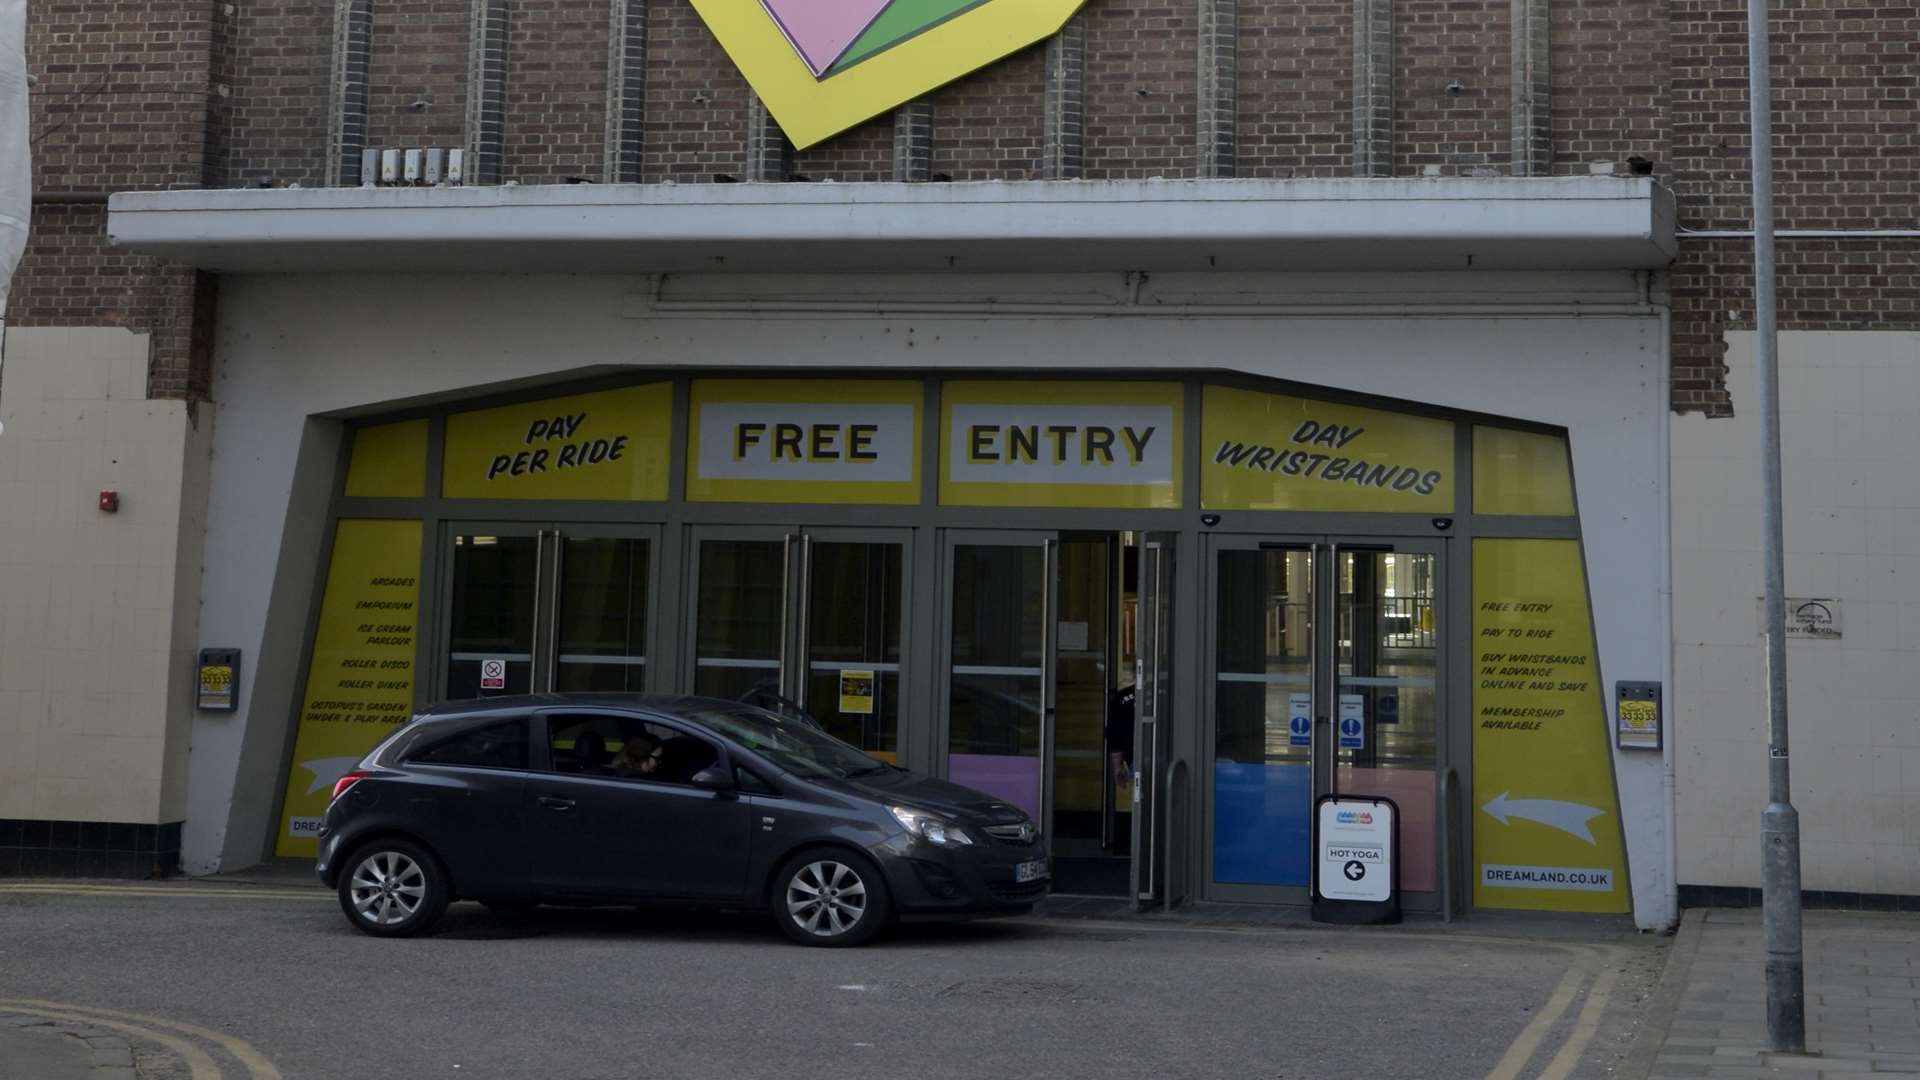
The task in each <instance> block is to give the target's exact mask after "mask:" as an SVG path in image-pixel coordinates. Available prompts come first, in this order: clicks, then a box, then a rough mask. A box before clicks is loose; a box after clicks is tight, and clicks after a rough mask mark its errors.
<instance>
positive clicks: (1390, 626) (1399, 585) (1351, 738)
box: [1328, 541, 1445, 893]
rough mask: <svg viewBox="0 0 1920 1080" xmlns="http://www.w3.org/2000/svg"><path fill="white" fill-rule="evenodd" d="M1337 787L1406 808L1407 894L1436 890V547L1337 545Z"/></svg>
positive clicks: (1403, 883) (1333, 782)
mask: <svg viewBox="0 0 1920 1080" xmlns="http://www.w3.org/2000/svg"><path fill="white" fill-rule="evenodd" d="M1329 550H1330V551H1331V552H1332V557H1333V567H1334V575H1335V578H1336V586H1337V587H1336V590H1335V593H1334V597H1333V600H1334V611H1333V623H1334V628H1335V633H1334V642H1333V648H1332V651H1331V656H1332V660H1333V665H1332V671H1331V672H1330V675H1331V678H1332V680H1333V693H1334V695H1335V696H1334V709H1335V712H1334V715H1335V718H1336V719H1335V724H1334V727H1333V730H1332V731H1331V732H1330V735H1331V740H1332V743H1333V751H1334V752H1333V754H1332V755H1330V756H1329V758H1328V760H1329V761H1331V763H1332V765H1333V770H1332V773H1333V775H1332V776H1331V777H1330V778H1329V779H1330V790H1332V791H1335V792H1344V793H1347V794H1355V795H1381V796H1385V797H1386V798H1389V799H1392V800H1393V801H1394V804H1395V805H1397V806H1398V807H1399V808H1400V867H1399V872H1400V888H1401V890H1402V891H1403V892H1408V893H1423V892H1424V893H1431V892H1434V891H1435V890H1436V878H1437V866H1436V857H1435V854H1436V848H1437V841H1438V838H1439V831H1438V829H1437V827H1436V826H1437V823H1438V813H1437V812H1438V807H1439V794H1438V792H1437V790H1436V786H1437V777H1438V766H1439V753H1438V751H1439V738H1440V731H1441V726H1442V725H1441V716H1442V710H1443V708H1444V701H1445V699H1444V698H1443V697H1442V696H1441V694H1440V689H1441V681H1442V680H1441V667H1442V665H1441V663H1440V657H1441V652H1440V648H1439V646H1440V626H1441V623H1440V619H1439V599H1440V594H1439V584H1438V583H1439V581H1440V577H1439V570H1440V567H1439V563H1440V556H1439V544H1438V542H1432V543H1429V544H1427V545H1417V544H1412V543H1408V542H1397V543H1395V544H1394V545H1393V546H1392V547H1380V546H1378V545H1375V544H1371V543H1368V542H1366V541H1353V546H1347V545H1346V544H1343V543H1335V544H1333V545H1332V546H1331V547H1330V549H1329Z"/></svg>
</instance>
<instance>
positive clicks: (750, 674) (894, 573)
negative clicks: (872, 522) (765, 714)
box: [689, 526, 910, 761]
mask: <svg viewBox="0 0 1920 1080" xmlns="http://www.w3.org/2000/svg"><path fill="white" fill-rule="evenodd" d="M908 535H909V534H908V533H907V532H906V531H905V530H888V529H878V530H876V529H862V530H835V529H808V528H804V527H799V526H796V527H793V528H772V529H768V528H751V527H742V528H722V527H712V528H696V529H695V530H694V534H693V547H694V559H693V567H692V573H693V580H694V586H693V594H694V603H693V609H692V611H691V613H690V615H689V618H690V619H691V625H690V627H689V637H690V639H691V640H692V641H693V642H694V643H695V648H694V654H693V656H692V658H691V664H692V671H691V678H690V682H691V685H692V687H693V692H694V693H696V694H701V695H705V696H708V697H718V698H726V699H729V700H735V701H747V702H750V703H752V704H756V705H760V706H762V707H764V708H771V709H775V710H788V711H792V712H795V713H798V714H804V715H807V716H810V717H812V718H813V719H814V720H816V721H817V722H819V724H820V726H822V727H823V728H825V729H826V730H827V731H829V732H831V733H832V734H833V735H835V736H836V737H838V738H840V739H843V740H845V741H847V742H849V743H852V744H853V745H855V746H858V747H860V748H861V749H862V750H865V751H867V752H868V753H870V754H873V755H874V756H876V757H880V758H882V759H884V760H887V761H894V760H896V759H897V757H898V754H899V752H900V746H899V740H900V734H899V733H900V695H901V690H902V688H903V683H902V681H901V674H902V671H901V666H902V659H903V656H904V645H905V642H904V631H905V627H906V625H907V620H906V617H905V616H906V611H905V598H906V582H907V580H908V563H909V558H908V555H909V547H910V545H909V542H908Z"/></svg>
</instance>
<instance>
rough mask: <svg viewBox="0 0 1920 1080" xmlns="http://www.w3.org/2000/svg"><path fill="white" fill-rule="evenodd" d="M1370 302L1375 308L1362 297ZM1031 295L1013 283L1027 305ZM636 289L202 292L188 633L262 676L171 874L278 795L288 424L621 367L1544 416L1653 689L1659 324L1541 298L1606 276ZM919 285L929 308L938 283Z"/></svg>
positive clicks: (287, 597)
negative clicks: (1227, 387) (1262, 305)
mask: <svg viewBox="0 0 1920 1080" xmlns="http://www.w3.org/2000/svg"><path fill="white" fill-rule="evenodd" d="M1113 277H1114V278H1115V279H1116V280H1117V279H1118V275H1114V276H1113ZM716 280H719V281H720V282H721V283H722V286H721V287H720V288H718V289H715V290H709V291H708V292H706V293H703V294H702V295H708V296H711V295H716V294H722V293H724V294H727V295H729V296H732V297H743V296H745V295H746V294H747V293H750V292H751V291H752V290H751V285H752V282H751V281H750V280H747V279H738V278H728V279H716ZM1383 285H1386V286H1390V288H1391V291H1390V292H1387V293H1385V294H1383V293H1382V292H1381V289H1382V286H1383ZM1044 286H1045V283H1040V284H1039V285H1037V286H1036V287H1035V289H1034V290H1033V291H1034V292H1045V291H1048V290H1047V289H1046V288H1045V287H1044ZM1248 286H1249V282H1248V280H1247V279H1246V278H1245V277H1227V276H1225V275H1223V276H1222V277H1221V278H1220V279H1218V284H1211V283H1210V281H1209V279H1207V277H1206V276H1205V275H1184V276H1180V277H1179V281H1178V287H1179V288H1180V290H1182V295H1183V296H1187V297H1194V296H1204V295H1206V294H1208V293H1209V292H1213V293H1216V294H1217V295H1218V297H1219V298H1221V299H1222V300H1223V301H1224V302H1233V303H1247V302H1249V300H1248V297H1249V295H1251V294H1254V293H1258V294H1260V295H1262V296H1267V299H1268V300H1271V299H1273V298H1274V297H1275V296H1281V295H1284V294H1285V293H1286V292H1287V288H1288V287H1287V285H1286V283H1284V282H1278V283H1276V282H1271V281H1269V282H1266V283H1264V284H1262V285H1261V286H1260V288H1257V289H1249V288H1248ZM649 287H650V283H648V282H645V281H641V280H638V279H622V278H613V277H551V276H546V277H520V278H498V277H478V276H471V277H438V278H434V277H408V278H379V277H366V276H324V277H322V276H259V277H236V278H230V279H227V280H225V281H224V282H223V284H222V292H221V315H220V330H219V338H218V344H217V348H218V355H219V357H220V363H219V366H218V370H217V374H216V383H215V388H214V396H215V398H216V400H218V401H219V402H220V403H221V405H222V407H223V410H224V412H223V417H225V419H224V420H223V422H222V424H221V427H220V430H219V432H218V434H217V445H216V448H215V449H216V453H215V460H214V473H213V494H212V501H211V504H210V520H209V526H208V536H207V557H208V561H209V564H210V565H216V566H219V567H220V569H221V572H220V573H219V574H218V575H213V576H210V577H209V578H208V580H207V583H206V587H205V592H204V601H205V603H204V611H203V616H202V631H203V637H204V638H205V639H206V640H207V641H208V642H210V643H212V642H217V643H220V644H230V645H239V646H241V647H244V648H247V649H249V650H258V651H260V653H261V655H263V657H264V658H265V659H264V660H263V662H262V663H260V664H255V665H253V666H252V667H251V668H250V669H249V670H248V671H247V672H246V674H245V676H244V681H243V685H242V697H241V705H242V709H243V715H242V717H241V719H242V720H244V723H243V724H235V723H231V722H227V721H219V722H203V723H202V724H200V725H199V727H198V729H197V730H196V734H195V742H194V764H193V775H194V780H193V791H192V798H193V805H192V808H191V812H190V813H189V816H188V828H187V834H186V845H187V850H186V852H185V853H184V857H185V859H186V861H187V864H188V868H189V869H190V870H201V871H204V870H210V869H213V868H215V867H216V866H220V865H226V866H236V865H244V864H245V863H247V862H251V861H253V860H255V859H257V858H259V857H260V855H261V853H262V850H263V845H264V844H265V842H266V837H267V833H268V831H269V828H270V826H269V825H268V823H267V820H266V813H267V809H268V808H270V807H271V805H272V800H273V796H274V795H275V794H276V790H277V787H278V786H279V785H280V784H281V783H283V782H284V777H283V776H281V775H280V762H281V761H282V760H283V758H284V754H285V746H286V740H287V738H288V736H289V733H290V730H291V726H292V724H291V719H292V716H293V713H294V709H295V705H294V703H293V700H292V698H293V692H294V687H293V686H292V682H293V679H294V677H295V674H296V673H297V670H298V655H297V648H296V649H294V650H293V652H292V655H286V654H284V653H283V652H281V651H277V650H276V649H271V648H263V645H270V644H271V643H272V642H274V641H276V640H278V639H281V638H284V636H285V635H286V634H287V633H289V632H290V631H289V627H290V626H291V627H293V628H294V629H295V630H297V629H298V627H299V626H303V625H304V622H305V619H306V618H307V611H306V608H307V607H309V606H310V605H311V596H312V589H313V581H314V574H315V572H316V569H317V553H318V547H317V544H318V540H319V533H320V531H321V522H322V520H323V516H321V515H323V512H324V502H325V499H324V495H325V490H326V486H327V484H328V483H330V482H331V480H332V469H333V467H334V460H335V459H334V457H333V456H330V455H333V454H337V450H338V437H339V431H338V424H337V423H335V422H331V421H320V420H310V419H309V418H310V417H313V416H314V415H315V414H321V413H328V412H338V411H374V410H378V409H384V408H392V407H394V406H396V405H398V404H401V403H405V402H417V401H423V400H431V399H436V398H442V397H448V396H453V395H455V394H459V395H461V396H464V395H467V394H471V393H475V392H478V391H479V388H483V387H484V388H490V389H503V388H506V387H507V386H509V385H512V384H534V383H538V382H541V381H551V380H553V379H557V378H559V377H562V376H566V375H576V376H577V375H580V374H583V373H586V372H589V371H593V370H609V369H617V368H618V367H620V366H627V365H645V366H655V365H660V366H676V367H694V368H727V367H737V366H755V367H773V368H794V369H798V370H807V369H812V368H818V367H823V366H834V367H849V366H851V367H871V368H879V369H887V370H901V369H908V370H912V369H923V368H934V367H953V368H968V367H982V366H992V367H997V368H1021V367H1029V368H1037V369H1046V370H1070V369H1084V370H1086V371H1087V372H1088V373H1089V374H1098V373H1100V372H1103V371H1112V370H1143V369H1144V370H1153V369H1166V368H1173V369H1208V368H1211V369H1218V370H1232V371H1243V372H1249V373H1253V374H1258V375H1266V376H1272V377H1278V378H1286V379H1294V380H1300V381H1303V382H1308V383H1316V384H1321V385H1325V386H1329V387H1337V388H1342V389H1348V390H1354V391H1362V392H1368V393H1374V394H1382V395H1387V396H1391V397H1397V398H1404V399H1408V400H1412V401H1425V402H1431V403H1434V404H1436V405H1441V406H1446V407H1453V408H1462V409H1472V410H1477V411H1481V412H1487V413H1493V414H1498V415H1502V416H1509V417H1518V418H1524V419H1528V420H1534V421H1540V422H1545V423H1551V424H1562V425H1565V426H1566V427H1567V428H1568V429H1569V430H1570V432H1571V437H1572V441H1573V450H1574V460H1575V468H1576V483H1577V486H1578V489H1579V496H1580V503H1581V513H1582V517H1583V519H1584V523H1585V524H1584V527H1585V530H1586V550H1587V559H1588V568H1589V573H1590V575H1591V577H1592V579H1593V581H1594V582H1595V587H1594V590H1593V594H1594V595H1593V599H1594V617H1595V622H1596V625H1597V629H1598V631H1599V641H1600V661H1601V664H1602V671H1603V674H1604V676H1605V679H1606V681H1607V685H1608V687H1609V688H1610V687H1611V685H1612V682H1613V680H1615V679H1658V680H1663V681H1664V680H1666V679H1667V678H1668V663H1669V660H1670V658H1671V655H1672V653H1671V646H1670V640H1669V638H1668V635H1667V605H1666V588H1667V582H1666V575H1665V568H1666V567H1667V565H1668V558H1667V544H1668V536H1669V531H1668V522H1667V499H1666V491H1665V487H1664V484H1665V479H1666V468H1665V460H1666V457H1665V445H1666V433H1667V424H1666V416H1667V406H1666V402H1667V363H1666V334H1665V329H1664V326H1663V321H1662V319H1661V318H1660V316H1659V315H1658V314H1657V309H1646V310H1645V312H1644V313H1642V314H1637V315H1619V316H1611V317H1609V316H1591V315H1589V316H1586V317H1574V316H1573V315H1572V314H1571V308H1570V307H1569V306H1567V305H1565V303H1564V302H1563V300H1564V298H1565V297H1566V296H1569V295H1580V296H1585V297H1587V298H1588V299H1595V298H1598V299H1602V300H1604V301H1606V302H1608V303H1613V304H1619V303H1621V302H1623V301H1631V300H1632V299H1633V298H1634V297H1635V296H1636V295H1638V293H1637V289H1636V286H1635V283H1634V282H1633V280H1632V278H1631V276H1630V275H1628V274H1624V273H1623V274H1618V275H1608V276H1606V277H1605V278H1604V279H1597V280H1593V281H1586V282H1584V283H1583V282H1580V281H1574V280H1571V279H1567V278H1565V277H1563V276H1555V275H1544V274H1543V275H1529V276H1523V277H1521V276H1516V277H1512V278H1501V277H1499V276H1497V275H1467V274H1452V273H1448V274H1439V275H1431V276H1426V277H1421V276H1418V275H1395V276H1393V277H1391V278H1387V277H1381V278H1379V279H1366V278H1364V277H1357V278H1352V279H1341V280H1340V281H1334V280H1332V279H1331V278H1329V277H1328V276H1326V275H1321V276H1318V277H1312V278H1308V279H1302V280H1301V281H1298V282H1295V283H1293V285H1292V286H1291V288H1293V289H1295V290H1301V289H1305V290H1308V291H1311V292H1312V293H1313V300H1314V302H1315V303H1316V304H1317V305H1323V306H1325V307H1326V308H1327V309H1335V308H1339V309H1342V310H1353V311H1357V312H1362V313H1365V312H1371V313H1370V314H1358V315H1356V316H1353V317H1331V316H1328V315H1307V314H1298V315H1295V316H1291V317H1287V318H1284V319H1283V318H1276V317H1260V316H1256V315H1249V316H1246V317H1239V316H1235V317H1220V318H1185V319H1178V318H1142V317H1130V318H1113V317H1098V316H1087V317H1066V316H1061V315H1053V314H1035V315H1022V316H1010V315H998V316H985V315H973V314H927V315H915V316H912V317H906V316H902V317H893V318H880V317H859V316H854V317H828V316H820V315H809V314H796V313H786V314H776V313H761V314H755V315H751V316H749V315H746V314H743V313H740V312H734V313H731V314H728V313H717V314H715V315H713V316H712V317H699V316H697V315H694V314H690V313H680V314H674V315H663V314H660V313H657V312H651V311H649V309H648V304H647V302H646V301H645V298H644V294H646V293H647V292H648V291H649ZM1024 288H1025V286H1024V285H1023V284H1020V283H1016V282H1013V281H1010V280H1008V279H1004V278H1002V279H998V280H997V281H996V283H995V289H994V290H993V293H992V295H993V296H994V297H995V298H996V299H997V300H999V301H1001V302H1005V301H1007V300H1008V299H1010V298H1011V299H1017V298H1018V296H1019V294H1020V293H1021V291H1022V290H1023V289H1024ZM911 290H912V283H911V282H910V281H908V280H907V279H904V278H895V279H892V280H891V281H890V282H889V283H888V291H889V292H890V293H892V294H893V295H896V296H897V295H900V294H901V293H902V292H907V291H911ZM1553 290H1558V291H1557V292H1555V291H1553ZM923 291H925V292H926V294H927V295H928V296H937V297H939V298H942V299H951V298H952V293H951V292H950V291H946V292H943V291H941V283H940V282H938V281H933V282H929V283H928V284H926V285H925V286H924V287H923ZM1053 291H1055V292H1056V293H1057V292H1058V289H1057V288H1056V289H1054V290H1053ZM1268 293H1272V295H1268ZM1530 294H1538V298H1540V299H1541V300H1542V305H1543V306H1550V305H1553V304H1559V305H1560V306H1561V310H1562V311H1563V312H1565V313H1564V314H1560V315H1557V316H1554V317H1533V318H1528V317H1518V316H1513V315H1506V316H1495V315H1482V316H1476V317H1461V318H1436V317H1392V316H1391V315H1389V314H1387V313H1385V310H1384V308H1385V306H1386V305H1389V304H1391V303H1392V302H1394V301H1395V300H1400V301H1407V300H1408V299H1409V298H1415V299H1419V300H1425V301H1428V302H1431V301H1432V299H1433V298H1434V297H1450V298H1452V302H1456V303H1457V302H1463V301H1479V302H1484V303H1488V304H1498V305H1501V306H1502V307H1503V309H1505V310H1509V311H1511V310H1515V309H1516V308H1517V307H1521V306H1524V302H1525V301H1527V300H1528V299H1529V296H1530ZM841 298H842V299H845V297H844V296H843V297H841ZM1188 302H1193V301H1191V300H1190V301H1188ZM1442 302H1443V303H1445V302H1447V301H1445V300H1443V301H1442ZM1349 305H1357V306H1349ZM288 490H293V491H294V492H295V493H296V494H295V503H294V507H293V509H292V511H291V512H289V510H288V507H287V505H286V504H285V503H283V502H281V501H279V500H278V499H277V498H263V497H262V495H263V493H275V492H283V491H288ZM270 609H271V611H272V612H273V614H272V615H270V614H269V612H270ZM283 612H284V616H285V617H284V619H283V618H282V613H283ZM287 620H291V621H287ZM1609 692H1610V691H1609ZM1618 773H1619V778H1620V788H1621V791H1620V795H1621V805H1622V808H1623V811H1624V814H1625V822H1626V830H1627V839H1628V850H1629V866H1630V872H1631V874H1632V878H1633V889H1634V898H1635V910H1636V916H1637V918H1638V920H1639V921H1640V922H1641V924H1642V925H1645V926H1664V925H1665V924H1666V923H1668V922H1669V921H1670V920H1671V919H1672V917H1673V911H1672V910H1671V908H1670V905H1669V903H1668V900H1667V895H1668V888H1669V885H1670V877H1669V875H1668V873H1667V871H1666V866H1667V860H1668V857H1669V854H1670V853H1669V851H1668V847H1667V843H1666V839H1665V831H1664V826H1663V825H1662V821H1663V808H1664V806H1665V796H1664V791H1663V787H1662V769H1661V759H1660V757H1659V755H1649V754H1646V753H1637V754H1634V753H1628V754H1622V755H1620V756H1619V759H1618Z"/></svg>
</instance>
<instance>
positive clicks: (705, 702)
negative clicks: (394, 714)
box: [415, 690, 753, 720]
mask: <svg viewBox="0 0 1920 1080" xmlns="http://www.w3.org/2000/svg"><path fill="white" fill-rule="evenodd" d="M567 708H574V709H628V710H638V711H642V712H657V713H665V714H667V715H669V716H681V715H685V714H686V713H689V712H706V711H711V710H715V709H721V710H751V709H752V708H753V707H752V706H751V705H746V704H743V703H741V702H738V701H728V700H727V699H725V698H710V697H697V696H695V695H692V694H637V693H626V692H621V691H613V690H609V691H596V692H592V693H587V692H576V693H565V694H512V695H503V696H501V697H487V698H467V699H465V700H461V701H443V702H440V703H438V704H436V705H432V706H429V707H428V708H426V709H423V710H421V711H420V712H419V713H418V714H417V715H416V716H415V719H416V720H448V719H456V718H460V719H464V718H471V717H478V716H494V715H498V714H500V713H517V712H529V711H531V710H534V709H567Z"/></svg>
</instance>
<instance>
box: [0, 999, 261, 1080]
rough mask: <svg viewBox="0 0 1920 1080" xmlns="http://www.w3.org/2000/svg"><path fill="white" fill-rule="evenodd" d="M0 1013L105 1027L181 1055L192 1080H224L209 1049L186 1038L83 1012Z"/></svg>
mask: <svg viewBox="0 0 1920 1080" xmlns="http://www.w3.org/2000/svg"><path fill="white" fill-rule="evenodd" d="M0 1010H4V1011H6V1012H10V1013H18V1014H19V1015H21V1016H44V1017H46V1018H48V1019H49V1020H65V1021H67V1022H68V1023H70V1024H89V1025H92V1026H94V1027H103V1028H107V1029H109V1030H111V1031H118V1032H122V1033H124V1034H127V1035H132V1036H133V1037H134V1038H136V1039H144V1040H146V1041H148V1042H155V1043H159V1044H160V1045H161V1046H164V1047H166V1048H167V1049H169V1050H171V1051H173V1052H174V1053H176V1054H178V1055H180V1058H181V1060H182V1061H185V1062H186V1063H187V1075H188V1076H189V1077H191V1080H223V1078H222V1074H221V1072H220V1066H218V1065H215V1064H214V1063H213V1058H211V1057H209V1056H207V1052H206V1051H205V1050H202V1049H200V1048H199V1047H197V1046H195V1045H193V1044H192V1043H190V1042H188V1041H186V1040H185V1039H176V1038H174V1037H173V1036H171V1035H163V1034H161V1033H160V1032H158V1031H150V1030H148V1029H147V1028H143V1027H136V1026H134V1025H133V1024H127V1023H122V1022H120V1021H118V1020H108V1019H105V1018H103V1017H97V1016H82V1015H81V1014H79V1013H70V1012H55V1011H54V1010H52V1009H27V1008H22V1007H20V1006H17V1005H6V1006H0Z"/></svg>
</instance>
